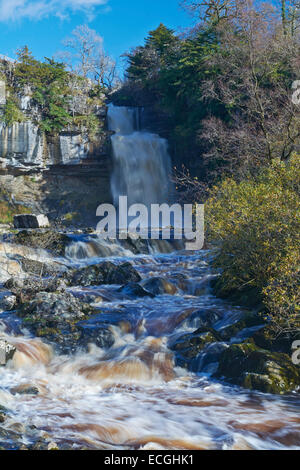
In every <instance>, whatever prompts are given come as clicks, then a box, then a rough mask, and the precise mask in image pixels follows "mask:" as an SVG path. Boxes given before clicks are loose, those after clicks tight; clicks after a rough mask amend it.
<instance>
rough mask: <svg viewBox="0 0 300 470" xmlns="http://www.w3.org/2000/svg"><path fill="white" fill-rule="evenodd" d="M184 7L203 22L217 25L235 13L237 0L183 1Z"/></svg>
mask: <svg viewBox="0 0 300 470" xmlns="http://www.w3.org/2000/svg"><path fill="white" fill-rule="evenodd" d="M182 6H183V7H184V8H185V9H186V10H188V11H190V12H191V13H192V14H193V15H194V16H196V17H197V18H198V19H200V20H201V21H205V22H213V23H217V24H218V23H220V21H221V20H222V19H226V18H229V17H230V16H232V15H234V12H235V0H183V1H182Z"/></svg>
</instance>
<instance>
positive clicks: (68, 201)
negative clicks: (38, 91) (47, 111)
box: [0, 80, 111, 225]
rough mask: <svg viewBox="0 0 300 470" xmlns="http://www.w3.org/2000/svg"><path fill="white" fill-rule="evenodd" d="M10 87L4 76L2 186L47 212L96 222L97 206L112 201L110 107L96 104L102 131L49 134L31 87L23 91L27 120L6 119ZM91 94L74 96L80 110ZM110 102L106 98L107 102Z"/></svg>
mask: <svg viewBox="0 0 300 470" xmlns="http://www.w3.org/2000/svg"><path fill="white" fill-rule="evenodd" d="M10 93H11V92H10V89H9V87H8V86H7V83H6V82H5V81H4V80H0V188H1V192H2V193H3V192H4V193H5V197H6V198H7V199H8V200H11V201H13V202H16V203H18V204H21V205H25V206H26V207H29V208H30V209H31V210H32V211H34V212H37V211H38V212H40V211H42V212H44V213H46V214H48V215H49V217H50V219H53V218H61V219H64V217H66V216H67V219H68V221H69V223H70V221H71V219H72V218H76V219H77V223H80V221H81V222H82V224H83V225H86V224H88V223H94V221H95V214H96V208H97V206H98V205H99V204H101V203H103V202H110V200H111V194H110V132H108V131H107V128H106V115H107V107H106V105H105V104H103V105H102V106H99V105H97V104H95V105H93V103H92V104H89V106H92V111H93V114H94V115H95V116H96V117H97V119H98V123H99V132H97V134H96V135H94V136H93V138H91V136H90V135H89V132H88V131H87V130H86V129H84V128H82V126H78V127H76V126H75V125H74V124H72V125H70V126H68V127H67V128H65V129H63V130H62V131H61V132H59V133H57V134H46V133H44V132H42V131H41V129H40V127H39V125H38V123H37V116H38V109H37V108H36V107H35V106H34V104H33V101H32V96H31V91H30V89H29V88H28V87H27V88H25V89H24V92H23V94H22V95H19V96H18V102H19V107H20V110H21V112H22V113H23V115H24V116H25V119H24V121H23V122H14V123H13V124H12V125H7V124H6V123H5V122H4V119H3V118H1V114H2V115H3V110H4V109H5V105H6V103H7V100H8V99H9V96H10ZM86 101H87V96H85V95H84V94H83V95H82V96H80V99H77V100H73V101H72V112H73V114H74V115H76V114H80V113H82V112H83V111H84V109H83V108H85V112H89V109H88V108H87V107H86ZM104 103H105V102H104Z"/></svg>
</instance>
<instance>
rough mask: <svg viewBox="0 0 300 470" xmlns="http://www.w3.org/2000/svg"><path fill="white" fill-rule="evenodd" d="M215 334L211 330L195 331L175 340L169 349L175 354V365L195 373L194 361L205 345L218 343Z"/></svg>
mask: <svg viewBox="0 0 300 470" xmlns="http://www.w3.org/2000/svg"><path fill="white" fill-rule="evenodd" d="M218 339H219V338H218V337H217V333H216V332H214V331H213V330H210V331H204V330H201V329H199V330H197V331H195V332H194V333H189V334H185V335H183V336H180V337H179V338H177V339H176V341H175V342H174V343H173V344H171V345H170V346H169V347H170V349H171V350H172V351H174V352H175V358H176V365H178V366H180V367H185V368H186V369H188V370H192V371H193V372H196V370H194V369H195V360H196V359H197V358H198V356H199V353H201V352H202V351H203V350H204V349H205V348H206V346H207V345H209V344H212V343H216V342H217V341H218Z"/></svg>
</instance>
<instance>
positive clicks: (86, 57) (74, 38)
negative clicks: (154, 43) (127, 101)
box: [61, 25, 116, 88]
mask: <svg viewBox="0 0 300 470" xmlns="http://www.w3.org/2000/svg"><path fill="white" fill-rule="evenodd" d="M64 45H65V47H66V49H67V52H65V53H63V54H61V55H62V56H63V57H64V58H65V61H66V63H67V65H68V66H69V68H70V69H71V70H72V71H73V72H75V73H76V74H78V75H80V76H82V77H83V78H85V79H91V80H93V81H94V82H96V83H97V84H98V85H100V86H103V87H108V88H111V87H112V86H113V84H114V82H115V79H116V63H115V61H114V60H113V59H111V58H110V57H109V56H108V55H107V54H106V53H105V51H104V48H103V38H102V37H101V36H99V34H98V33H97V32H96V31H94V30H93V29H90V28H89V27H88V26H87V25H81V26H78V27H77V28H75V29H74V30H73V31H72V34H71V37H70V38H68V39H66V40H65V41H64Z"/></svg>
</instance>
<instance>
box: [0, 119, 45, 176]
mask: <svg viewBox="0 0 300 470" xmlns="http://www.w3.org/2000/svg"><path fill="white" fill-rule="evenodd" d="M43 140H44V139H43V135H42V134H41V133H40V132H39V128H38V127H37V126H36V125H34V124H33V123H32V122H30V121H27V122H20V123H15V124H13V125H12V126H11V127H7V126H6V125H5V124H4V122H0V164H1V166H2V167H3V168H6V167H7V166H10V167H15V168H24V169H26V168H29V167H42V166H43V165H44V161H43V155H44V141H43Z"/></svg>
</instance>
